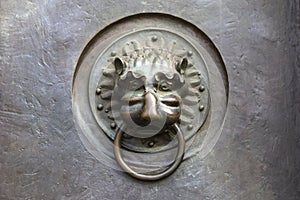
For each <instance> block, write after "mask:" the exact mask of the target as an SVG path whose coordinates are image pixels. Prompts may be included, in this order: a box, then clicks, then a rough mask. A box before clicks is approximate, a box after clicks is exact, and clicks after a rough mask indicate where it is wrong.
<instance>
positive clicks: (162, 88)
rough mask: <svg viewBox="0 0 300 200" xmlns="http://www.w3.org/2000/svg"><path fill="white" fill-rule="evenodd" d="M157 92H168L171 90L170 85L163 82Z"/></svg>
mask: <svg viewBox="0 0 300 200" xmlns="http://www.w3.org/2000/svg"><path fill="white" fill-rule="evenodd" d="M159 90H160V91H170V90H171V85H170V84H168V83H167V82H163V83H161V84H160V85H159Z"/></svg>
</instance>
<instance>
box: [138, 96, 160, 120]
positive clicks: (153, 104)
mask: <svg viewBox="0 0 300 200" xmlns="http://www.w3.org/2000/svg"><path fill="white" fill-rule="evenodd" d="M144 99H145V102H144V106H143V113H142V114H141V118H142V119H143V120H146V121H148V122H149V123H150V122H151V121H153V120H159V119H160V117H161V116H160V114H159V113H158V112H157V99H156V97H155V95H154V94H152V93H151V92H147V93H146V94H145V97H144Z"/></svg>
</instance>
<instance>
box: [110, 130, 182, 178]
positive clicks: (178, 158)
mask: <svg viewBox="0 0 300 200" xmlns="http://www.w3.org/2000/svg"><path fill="white" fill-rule="evenodd" d="M173 127H174V128H175V131H176V132H177V134H176V135H177V138H178V150H177V155H176V158H175V160H174V161H173V163H172V164H171V165H170V167H169V168H168V169H167V170H165V171H163V172H161V173H158V174H150V175H148V174H141V173H138V172H136V171H134V170H133V169H132V168H130V166H129V165H127V164H126V163H125V161H124V159H123V157H122V155H121V151H120V149H121V148H120V146H121V138H122V134H123V131H122V130H121V129H119V130H118V132H117V134H116V136H115V140H114V154H115V158H116V161H117V162H118V164H119V165H120V167H121V168H122V169H123V170H124V171H126V172H127V173H129V174H130V175H131V176H133V177H135V178H137V179H140V180H145V181H154V180H158V179H161V178H164V177H166V176H169V175H170V174H172V173H173V172H174V170H175V169H176V168H177V167H178V166H179V164H180V163H181V161H182V159H183V156H184V149H185V140H184V137H183V134H182V131H181V129H180V128H179V126H178V125H177V124H174V125H173Z"/></svg>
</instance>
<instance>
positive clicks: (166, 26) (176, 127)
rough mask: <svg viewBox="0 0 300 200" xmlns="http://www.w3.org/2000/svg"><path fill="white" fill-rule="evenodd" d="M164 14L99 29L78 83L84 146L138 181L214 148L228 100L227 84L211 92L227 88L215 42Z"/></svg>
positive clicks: (76, 90) (83, 61)
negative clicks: (101, 30)
mask: <svg viewBox="0 0 300 200" xmlns="http://www.w3.org/2000/svg"><path fill="white" fill-rule="evenodd" d="M162 16H164V17H165V19H166V21H164V20H162ZM162 16H161V15H155V14H153V15H152V14H147V15H141V16H139V18H138V19H139V20H136V21H135V20H124V21H120V22H119V23H116V24H114V25H112V27H110V28H107V29H105V30H104V31H103V32H100V33H99V34H98V35H97V36H95V38H94V39H93V40H92V41H91V42H90V44H89V45H87V47H86V49H85V51H84V53H83V54H82V56H81V58H80V60H79V62H78V66H77V69H76V72H75V77H74V83H73V108H74V109H73V111H74V113H75V117H76V118H75V119H76V122H77V124H78V125H79V128H80V129H79V130H80V131H79V133H80V134H79V135H80V138H81V140H82V142H83V143H84V145H85V146H86V148H87V149H88V150H89V151H90V152H91V153H92V154H93V155H94V156H95V157H96V158H97V159H98V160H100V161H101V162H103V163H105V165H107V166H110V167H113V168H115V169H120V168H121V169H122V170H124V171H126V172H127V173H129V174H130V175H132V176H133V177H135V178H138V179H141V180H158V179H161V178H163V177H166V176H168V175H170V174H171V173H172V172H174V171H175V170H176V169H177V167H178V166H179V165H180V163H181V162H182V160H183V159H184V158H186V157H188V156H192V155H194V154H195V153H194V152H196V153H197V152H199V151H201V149H202V148H207V149H206V151H204V152H207V151H208V150H209V149H211V148H212V146H213V145H214V144H215V143H214V142H215V138H218V134H215V133H217V130H218V129H219V127H218V126H219V124H222V120H223V118H222V117H223V116H224V113H225V112H224V110H223V106H222V105H225V103H226V102H227V97H226V92H223V90H219V91H218V92H213V93H212V92H211V90H214V88H216V89H220V88H221V89H222V87H223V88H225V87H224V85H225V84H224V83H225V80H224V79H223V77H226V76H223V75H222V72H220V71H222V67H223V66H222V65H221V64H222V62H221V59H220V58H219V57H218V56H219V54H217V53H215V52H216V51H215V49H214V48H213V44H212V43H210V41H209V40H208V38H207V37H206V36H204V35H203V34H202V32H201V31H200V30H197V29H195V28H194V27H192V26H191V25H190V24H186V22H180V20H178V19H174V18H172V17H170V16H165V15H162ZM129 19H134V18H129ZM158 21H160V22H161V23H157V22H158ZM179 23H180V24H181V26H182V27H185V26H186V28H180V27H181V26H179ZM147 24H149V26H148V25H147ZM153 24H156V25H157V27H153ZM124 27H126V28H124ZM207 49H208V50H207ZM208 66H209V70H208ZM224 74H225V73H224ZM209 76H212V77H213V78H214V81H210V80H209ZM224 91H226V90H225V89H224ZM212 100H213V101H212ZM224 102H225V103H224ZM213 104H214V105H217V106H213ZM220 108H222V109H220ZM213 109H216V111H215V112H213ZM219 121H220V123H217V122H219ZM211 122H213V123H214V125H213V126H210V123H211ZM210 127H212V131H210V129H209V128H210ZM211 132H212V133H211ZM209 134H210V135H209ZM213 134H215V135H213ZM206 135H209V137H208V139H207V138H206ZM205 138H206V139H205ZM188 150H189V151H188Z"/></svg>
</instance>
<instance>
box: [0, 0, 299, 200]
mask: <svg viewBox="0 0 300 200" xmlns="http://www.w3.org/2000/svg"><path fill="white" fill-rule="evenodd" d="M0 3H1V10H0V20H1V22H0V23H1V24H0V33H1V40H0V52H1V54H0V56H1V57H0V59H1V60H0V61H1V74H0V94H1V95H0V143H1V146H0V150H1V154H0V161H1V162H0V198H1V199H230V200H231V199H264V200H265V199H267V200H272V199H285V200H289V199H299V198H300V186H299V174H298V172H299V168H300V163H299V156H298V155H299V153H300V151H299V148H300V142H299V141H300V140H299V129H300V118H299V117H300V113H299V108H300V107H299V104H300V102H299V99H300V95H299V94H300V92H299V91H300V90H299V89H300V88H299V85H300V84H299V75H300V74H299V62H298V61H299V55H300V51H299V0H294V1H279V0H275V1H274V0H272V1H271V0H266V1H258V0H257V1H240V0H222V1H210V0H199V1H192V2H185V1H174V0H165V1H157V0H154V1H148V0H144V1H131V0H123V1H94V0H91V1H88V2H87V1H83V0H77V1H72V2H69V1H56V0H53V1H44V2H41V1H39V2H38V1H15V0H9V1H5V0H2V1H1V2H0ZM141 12H163V13H169V14H171V15H175V16H177V17H181V18H183V19H185V20H187V21H189V22H191V23H193V24H195V25H196V26H197V27H199V28H200V29H201V30H202V31H204V32H205V33H206V34H207V35H208V36H209V37H210V38H211V40H212V41H213V42H214V44H215V45H216V46H217V47H218V49H219V51H220V53H221V55H222V57H223V60H224V62H225V65H226V67H227V72H228V78H229V84H230V85H229V88H230V90H229V107H228V110H227V115H226V121H225V124H224V129H223V132H222V135H221V137H220V139H219V140H218V143H217V144H216V146H215V147H214V148H213V150H212V151H211V152H210V153H209V154H208V155H207V156H206V157H205V158H200V157H197V155H196V156H194V157H192V158H191V159H188V160H186V161H184V162H183V163H182V165H181V166H180V167H179V169H178V170H177V171H176V173H175V174H173V175H172V176H170V177H169V178H167V179H164V180H162V181H159V182H155V183H147V182H140V181H137V180H133V179H132V178H130V177H129V176H127V175H126V174H124V173H122V172H119V171H115V170H113V169H107V168H106V167H105V165H103V164H101V163H100V162H99V161H98V160H96V159H95V158H94V157H93V156H91V154H89V153H88V152H87V150H86V149H85V148H84V146H83V145H82V143H81V141H80V139H79V137H78V135H77V131H76V129H75V124H74V122H73V114H72V100H71V99H72V94H71V91H72V79H73V74H74V70H75V66H76V63H77V61H78V58H79V56H80V54H81V52H82V50H83V49H84V47H85V46H86V44H87V43H88V41H89V40H90V39H91V38H92V37H93V36H94V35H95V34H96V33H97V32H98V31H100V30H101V29H103V28H104V27H105V26H107V25H108V24H110V23H112V22H114V21H116V20H118V19H120V18H123V17H125V16H128V15H132V14H136V13H141Z"/></svg>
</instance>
